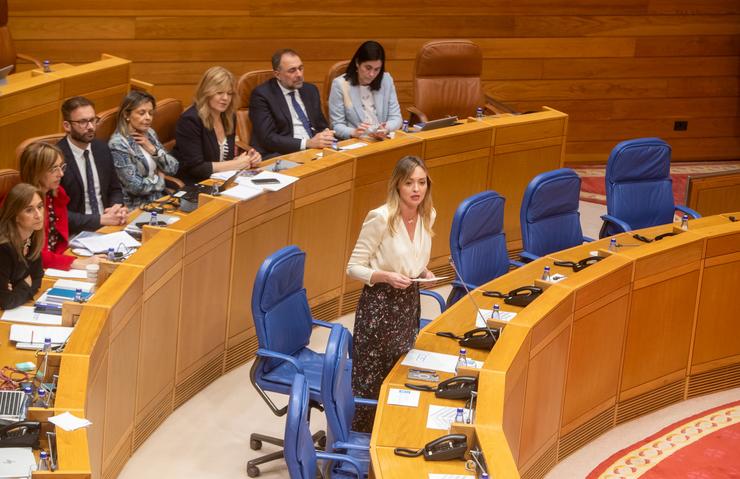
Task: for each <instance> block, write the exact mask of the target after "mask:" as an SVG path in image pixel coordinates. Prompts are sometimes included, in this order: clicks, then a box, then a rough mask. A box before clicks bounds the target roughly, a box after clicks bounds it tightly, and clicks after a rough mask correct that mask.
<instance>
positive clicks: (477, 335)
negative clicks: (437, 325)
mask: <svg viewBox="0 0 740 479" xmlns="http://www.w3.org/2000/svg"><path fill="white" fill-rule="evenodd" d="M500 335H501V330H500V329H499V328H496V329H489V328H475V329H471V330H470V331H467V332H465V333H463V335H462V336H456V335H455V334H454V333H451V332H449V331H440V332H438V333H437V336H442V337H443V338H451V339H457V340H458V341H457V342H458V343H459V344H460V346H462V347H464V348H471V349H482V350H485V351H490V350H491V349H493V345H494V344H496V341H498V338H499V336H500Z"/></svg>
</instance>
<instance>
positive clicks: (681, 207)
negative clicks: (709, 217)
mask: <svg viewBox="0 0 740 479" xmlns="http://www.w3.org/2000/svg"><path fill="white" fill-rule="evenodd" d="M674 208H675V209H677V210H678V211H680V212H682V213H684V214H687V215H691V217H692V218H694V219H696V218H701V214H699V212H698V211H694V210H692V209H691V208H689V207H688V206H684V205H676V206H674Z"/></svg>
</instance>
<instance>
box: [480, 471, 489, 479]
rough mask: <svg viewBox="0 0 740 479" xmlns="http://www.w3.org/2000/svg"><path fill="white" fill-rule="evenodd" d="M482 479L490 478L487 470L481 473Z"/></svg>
mask: <svg viewBox="0 0 740 479" xmlns="http://www.w3.org/2000/svg"><path fill="white" fill-rule="evenodd" d="M480 479H488V474H486V473H485V472H483V473H481V475H480Z"/></svg>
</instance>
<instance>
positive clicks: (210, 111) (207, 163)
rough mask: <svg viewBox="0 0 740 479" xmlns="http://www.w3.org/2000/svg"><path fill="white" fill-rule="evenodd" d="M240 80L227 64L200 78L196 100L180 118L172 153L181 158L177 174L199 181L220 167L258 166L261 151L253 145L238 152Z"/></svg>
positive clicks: (186, 178) (187, 180) (191, 182)
mask: <svg viewBox="0 0 740 479" xmlns="http://www.w3.org/2000/svg"><path fill="white" fill-rule="evenodd" d="M235 95H236V82H235V81H234V75H232V74H231V72H229V71H228V70H227V69H225V68H223V67H211V68H209V69H208V70H207V71H206V72H205V74H203V78H201V79H200V83H199V84H198V88H197V89H196V92H195V103H194V104H193V105H192V106H190V108H188V109H187V110H185V111H184V112H183V114H182V115H181V116H180V119H179V120H177V128H176V130H175V139H176V141H177V143H176V144H175V148H174V150H173V151H172V154H173V155H174V156H175V157H176V158H177V160H178V161H179V162H180V170H179V172H178V174H177V176H178V177H179V178H180V179H181V180H182V181H184V182H185V183H186V184H193V183H198V182H199V181H203V180H205V179H208V178H209V177H210V176H211V175H212V174H213V173H217V172H219V171H228V170H239V169H242V168H245V167H250V168H253V167H256V166H257V165H259V163H260V161H262V157H261V156H260V154H259V153H258V152H257V151H256V150H254V148H250V150H249V151H248V152H244V153H242V154H241V155H238V156H236V145H235V142H234V139H235V135H236V133H235V132H236V108H237V101H236V96H235Z"/></svg>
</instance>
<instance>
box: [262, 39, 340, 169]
mask: <svg viewBox="0 0 740 479" xmlns="http://www.w3.org/2000/svg"><path fill="white" fill-rule="evenodd" d="M272 69H273V70H274V71H275V78H272V79H270V80H268V81H266V82H265V83H263V84H261V85H259V86H258V87H257V88H255V89H254V90H253V91H252V96H251V98H250V100H249V119H250V120H251V122H252V141H251V143H252V146H254V147H255V148H256V149H257V151H259V152H260V153H261V154H262V158H263V159H266V158H270V157H273V156H277V155H284V154H286V153H292V152H294V151H299V150H305V149H306V148H326V147H330V146H331V144H332V141H333V140H334V132H332V131H331V130H329V128H328V123H327V121H326V118H324V114H323V113H322V112H321V99H320V97H319V90H318V88H316V86H315V85H312V84H310V83H304V82H303V62H302V61H301V58H300V57H299V56H298V54H297V53H296V52H294V51H293V50H289V49H285V50H278V51H277V52H276V53H275V54H274V55H273V56H272Z"/></svg>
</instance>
